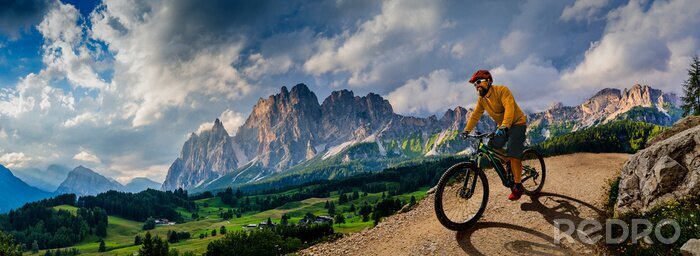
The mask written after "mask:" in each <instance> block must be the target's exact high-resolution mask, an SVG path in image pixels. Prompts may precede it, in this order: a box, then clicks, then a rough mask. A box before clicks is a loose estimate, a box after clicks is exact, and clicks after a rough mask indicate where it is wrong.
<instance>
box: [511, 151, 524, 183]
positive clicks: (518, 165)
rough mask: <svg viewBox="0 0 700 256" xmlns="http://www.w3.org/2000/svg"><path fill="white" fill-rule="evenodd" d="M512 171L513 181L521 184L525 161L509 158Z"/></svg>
mask: <svg viewBox="0 0 700 256" xmlns="http://www.w3.org/2000/svg"><path fill="white" fill-rule="evenodd" d="M509 159H510V169H511V170H512V171H513V180H514V181H515V183H520V180H521V179H522V176H523V161H522V160H520V158H515V157H509Z"/></svg>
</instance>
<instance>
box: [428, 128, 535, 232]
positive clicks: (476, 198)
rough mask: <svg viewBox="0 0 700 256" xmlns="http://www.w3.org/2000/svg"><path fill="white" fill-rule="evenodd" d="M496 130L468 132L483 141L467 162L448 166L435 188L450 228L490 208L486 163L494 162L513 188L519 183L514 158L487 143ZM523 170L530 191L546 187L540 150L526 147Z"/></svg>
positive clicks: (469, 223)
mask: <svg viewBox="0 0 700 256" xmlns="http://www.w3.org/2000/svg"><path fill="white" fill-rule="evenodd" d="M494 135H495V133H493V132H492V133H486V134H477V135H466V136H465V137H464V139H470V138H475V139H478V141H479V144H478V146H477V147H476V148H475V150H474V153H472V154H471V155H470V157H469V160H467V161H466V162H461V163H457V164H455V165H453V166H452V167H450V168H448V169H447V171H445V173H444V174H443V175H442V177H441V178H440V181H439V182H438V184H437V188H436V189H435V213H436V215H437V218H438V220H439V221H440V223H441V224H442V225H443V226H445V227H446V228H448V229H450V230H455V231H460V230H466V229H469V228H470V227H471V226H472V225H474V224H475V223H476V222H477V221H478V220H479V218H481V215H483V214H484V211H485V210H486V204H487V203H488V200H489V182H488V179H486V174H485V173H484V169H485V168H486V166H481V164H483V163H490V165H491V166H492V167H493V168H494V170H495V171H496V173H497V174H498V177H499V178H500V179H501V182H502V183H503V186H505V187H506V188H509V189H510V188H511V187H512V186H513V184H514V183H515V182H514V180H513V173H512V171H511V167H510V162H507V164H505V167H504V164H503V163H502V161H503V160H501V159H507V156H506V155H505V154H504V153H501V152H499V151H497V150H495V149H493V148H491V147H489V146H487V145H486V144H484V139H485V138H489V139H491V138H493V137H494ZM522 161H523V173H522V176H521V177H522V179H521V182H522V184H523V186H524V187H525V191H524V192H525V194H526V195H536V194H537V193H539V192H540V191H541V190H542V187H543V186H544V181H545V177H546V174H547V172H546V169H545V165H544V159H542V155H541V154H540V153H539V152H537V150H535V149H532V148H526V149H525V151H523V158H522Z"/></svg>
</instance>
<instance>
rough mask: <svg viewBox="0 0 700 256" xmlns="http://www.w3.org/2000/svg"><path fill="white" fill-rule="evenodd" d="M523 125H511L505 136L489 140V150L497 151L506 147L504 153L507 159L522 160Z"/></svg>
mask: <svg viewBox="0 0 700 256" xmlns="http://www.w3.org/2000/svg"><path fill="white" fill-rule="evenodd" d="M526 128H527V127H526V126H525V125H513V126H511V127H510V129H508V132H507V136H496V137H494V138H493V139H491V140H489V143H488V144H487V145H488V146H489V147H490V148H494V149H499V148H503V146H506V144H507V147H506V153H507V154H508V156H509V157H515V158H520V159H522V158H523V151H525V134H526V130H527V129H526Z"/></svg>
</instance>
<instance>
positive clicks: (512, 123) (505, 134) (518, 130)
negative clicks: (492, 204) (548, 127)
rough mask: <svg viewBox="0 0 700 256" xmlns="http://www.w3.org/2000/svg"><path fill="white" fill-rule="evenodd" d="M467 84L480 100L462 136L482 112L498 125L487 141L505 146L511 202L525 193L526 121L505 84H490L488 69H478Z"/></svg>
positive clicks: (501, 146) (497, 146)
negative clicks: (473, 89)
mask: <svg viewBox="0 0 700 256" xmlns="http://www.w3.org/2000/svg"><path fill="white" fill-rule="evenodd" d="M469 83H472V84H474V87H475V88H476V90H477V92H478V93H479V99H478V101H477V102H476V109H475V110H474V112H473V113H472V114H471V116H470V117H469V121H468V122H467V125H466V127H464V131H463V134H465V135H466V134H469V133H471V131H472V130H473V129H474V127H475V126H476V123H477V122H478V121H479V118H481V115H482V114H483V113H484V110H486V112H488V114H489V116H490V117H491V118H493V120H494V121H495V122H496V124H497V125H498V129H497V130H496V134H495V135H496V136H495V137H494V138H493V139H491V140H489V142H488V146H489V147H491V148H495V149H502V148H503V146H505V145H506V143H507V144H508V145H507V151H506V153H507V155H508V159H507V160H508V161H510V166H511V169H512V171H513V179H514V181H515V185H513V188H511V194H510V195H509V196H508V199H510V200H518V199H520V196H522V194H523V192H524V190H525V189H524V188H523V185H522V183H521V178H522V170H523V165H522V161H521V158H522V156H523V150H524V149H525V145H524V143H525V127H526V122H527V118H526V117H525V114H524V113H523V112H522V111H521V110H520V107H518V103H516V102H515V99H514V98H513V94H511V92H510V90H509V89H508V87H506V86H505V85H492V83H493V77H492V76H491V73H490V72H489V71H488V70H479V71H476V73H474V75H472V78H471V79H469Z"/></svg>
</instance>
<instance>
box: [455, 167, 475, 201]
mask: <svg viewBox="0 0 700 256" xmlns="http://www.w3.org/2000/svg"><path fill="white" fill-rule="evenodd" d="M472 174H473V175H472ZM476 176H477V173H476V171H474V170H472V169H471V168H468V169H467V173H466V174H465V178H464V184H463V185H462V189H460V190H459V196H460V197H461V198H463V199H470V198H472V196H473V195H474V190H475V189H476ZM470 180H471V182H470Z"/></svg>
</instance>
